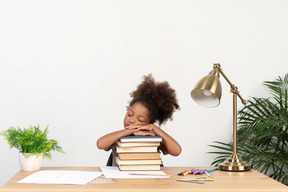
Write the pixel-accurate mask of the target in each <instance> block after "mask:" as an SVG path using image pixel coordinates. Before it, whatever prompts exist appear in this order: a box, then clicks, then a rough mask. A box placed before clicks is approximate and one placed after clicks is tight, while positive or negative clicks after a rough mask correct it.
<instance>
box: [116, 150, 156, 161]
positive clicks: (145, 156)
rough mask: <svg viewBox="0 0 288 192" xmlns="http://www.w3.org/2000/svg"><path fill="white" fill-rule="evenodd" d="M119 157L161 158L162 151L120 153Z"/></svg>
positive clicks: (123, 158)
mask: <svg viewBox="0 0 288 192" xmlns="http://www.w3.org/2000/svg"><path fill="white" fill-rule="evenodd" d="M118 157H119V158H120V159H122V160H132V159H160V152H156V153H118Z"/></svg>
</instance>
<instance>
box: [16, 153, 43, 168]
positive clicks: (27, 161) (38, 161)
mask: <svg viewBox="0 0 288 192" xmlns="http://www.w3.org/2000/svg"><path fill="white" fill-rule="evenodd" d="M28 154H29V153H19V160H20V165H21V168H22V169H23V170H24V171H38V170H40V168H41V166H42V160H43V154H41V155H40V156H38V157H36V155H33V156H30V157H28V158H26V157H27V155H28Z"/></svg>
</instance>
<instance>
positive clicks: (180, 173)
mask: <svg viewBox="0 0 288 192" xmlns="http://www.w3.org/2000/svg"><path fill="white" fill-rule="evenodd" d="M186 171H187V170H185V171H182V172H180V173H178V175H179V176H180V175H182V174H183V173H185V172H186Z"/></svg>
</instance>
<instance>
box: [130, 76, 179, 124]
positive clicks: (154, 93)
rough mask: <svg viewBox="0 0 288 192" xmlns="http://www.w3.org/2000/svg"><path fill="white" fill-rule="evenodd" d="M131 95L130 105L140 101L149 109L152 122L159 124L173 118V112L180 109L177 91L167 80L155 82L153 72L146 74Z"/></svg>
mask: <svg viewBox="0 0 288 192" xmlns="http://www.w3.org/2000/svg"><path fill="white" fill-rule="evenodd" d="M130 96H131V97H132V100H131V101H130V104H129V106H132V105H133V104H134V103H136V102H139V103H141V104H142V105H144V106H145V107H147V109H148V110H149V112H150V113H149V117H150V123H155V122H156V121H158V123H159V125H161V124H163V123H166V121H167V120H168V119H169V120H172V119H173V117H172V115H173V113H174V112H175V111H176V110H179V109H180V107H179V104H178V100H177V98H176V92H175V90H174V89H172V88H171V87H170V85H169V83H168V82H167V81H164V82H155V80H154V78H153V77H152V75H151V74H149V75H147V76H144V80H143V81H142V83H141V84H139V85H138V87H137V89H136V90H135V91H133V92H132V93H131V94H130Z"/></svg>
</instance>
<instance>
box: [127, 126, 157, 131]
mask: <svg viewBox="0 0 288 192" xmlns="http://www.w3.org/2000/svg"><path fill="white" fill-rule="evenodd" d="M155 127H156V125H154V124H146V125H129V126H127V127H125V128H126V129H135V132H138V131H150V132H153V131H154V128H155Z"/></svg>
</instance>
